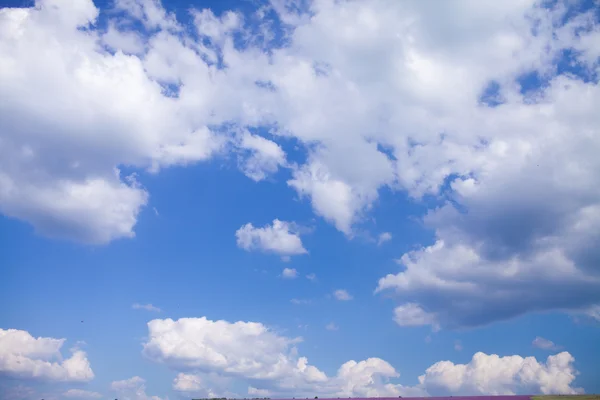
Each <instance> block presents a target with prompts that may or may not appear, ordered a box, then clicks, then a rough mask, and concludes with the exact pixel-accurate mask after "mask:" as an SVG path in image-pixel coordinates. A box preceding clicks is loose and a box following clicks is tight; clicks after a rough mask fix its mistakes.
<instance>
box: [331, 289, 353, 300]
mask: <svg viewBox="0 0 600 400" xmlns="http://www.w3.org/2000/svg"><path fill="white" fill-rule="evenodd" d="M333 296H334V297H335V298H336V299H337V300H340V301H348V300H352V295H350V293H348V291H347V290H345V289H337V290H335V291H334V292H333Z"/></svg>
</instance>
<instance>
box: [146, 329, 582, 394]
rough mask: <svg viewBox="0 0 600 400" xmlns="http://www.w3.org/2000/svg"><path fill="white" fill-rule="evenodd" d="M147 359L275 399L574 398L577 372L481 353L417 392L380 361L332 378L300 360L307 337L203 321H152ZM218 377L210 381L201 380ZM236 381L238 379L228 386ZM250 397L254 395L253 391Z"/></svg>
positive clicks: (445, 366)
mask: <svg viewBox="0 0 600 400" xmlns="http://www.w3.org/2000/svg"><path fill="white" fill-rule="evenodd" d="M148 331H149V332H148V339H147V342H145V343H144V344H143V346H144V350H143V352H144V355H145V356H146V357H148V358H149V359H150V360H153V361H155V362H159V363H162V364H164V365H166V366H167V367H169V368H170V369H172V370H174V371H177V372H179V375H178V376H177V378H176V379H175V381H174V388H176V389H177V390H179V391H184V392H195V391H199V393H205V394H206V393H208V392H211V393H221V392H220V391H218V390H212V389H207V385H208V384H209V383H210V382H214V381H215V380H218V379H234V380H237V381H240V382H242V381H243V382H249V381H251V382H253V383H252V386H251V387H252V388H253V389H249V390H252V391H253V393H254V394H256V395H258V393H266V392H261V391H268V393H269V394H270V396H296V397H303V396H315V395H318V396H319V397H326V396H330V397H386V396H387V397H397V396H427V395H435V394H440V393H445V394H447V393H450V394H460V393H477V394H479V393H483V394H501V393H574V392H576V391H577V390H576V389H574V388H573V387H572V386H571V384H572V383H573V380H574V378H575V375H576V374H577V372H576V371H575V370H574V368H573V362H574V358H573V357H572V356H571V355H570V354H569V353H566V352H564V353H560V354H557V355H555V356H550V357H549V358H548V361H547V362H546V363H539V362H537V361H536V359H535V358H533V357H528V358H522V357H520V356H510V357H498V356H497V355H486V354H484V353H477V354H475V355H474V356H473V360H472V361H471V362H470V363H469V364H467V365H461V364H453V363H452V362H450V361H441V362H438V363H436V364H434V365H432V366H431V367H430V368H428V369H427V370H426V371H425V374H424V375H422V376H421V377H420V378H419V383H418V384H417V385H415V386H403V385H399V384H395V383H393V382H392V380H393V379H396V378H398V377H399V375H400V374H399V373H398V371H396V370H395V369H394V367H392V366H391V365H390V364H389V363H387V362H386V361H384V360H382V359H379V358H369V359H367V360H362V361H354V360H350V361H348V362H346V363H344V364H343V365H341V366H340V368H339V369H338V371H337V373H336V374H335V376H327V375H326V374H325V373H323V372H322V371H320V370H319V369H317V368H316V367H314V366H311V365H309V364H308V360H307V359H306V358H305V357H302V356H300V355H299V354H298V348H297V347H296V344H298V343H299V342H300V340H301V339H299V338H296V339H292V338H287V337H285V336H281V335H279V334H277V333H276V332H274V331H272V330H270V329H268V328H267V327H266V326H265V325H263V324H261V323H258V322H242V321H238V322H235V323H231V322H227V321H211V320H208V319H206V318H205V317H203V318H183V319H179V320H177V321H174V320H171V319H164V320H161V319H156V320H153V321H150V322H149V323H148ZM490 371H491V373H490ZM202 374H204V375H206V374H210V378H203V377H202V376H201V375H202ZM227 382H230V381H227ZM249 394H252V393H250V392H249Z"/></svg>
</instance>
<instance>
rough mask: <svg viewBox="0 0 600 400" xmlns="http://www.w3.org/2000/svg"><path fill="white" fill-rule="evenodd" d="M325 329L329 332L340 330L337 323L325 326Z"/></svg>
mask: <svg viewBox="0 0 600 400" xmlns="http://www.w3.org/2000/svg"><path fill="white" fill-rule="evenodd" d="M325 329H327V330H328V331H337V330H338V329H340V327H339V326H337V325H336V324H335V322H330V323H328V324H327V325H326V326H325Z"/></svg>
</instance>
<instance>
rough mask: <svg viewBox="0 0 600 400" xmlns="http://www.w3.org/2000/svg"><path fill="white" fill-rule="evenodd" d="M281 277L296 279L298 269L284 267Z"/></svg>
mask: <svg viewBox="0 0 600 400" xmlns="http://www.w3.org/2000/svg"><path fill="white" fill-rule="evenodd" d="M281 277H282V278H283V279H296V278H297V277H298V271H296V269H295V268H284V269H283V271H282V272H281Z"/></svg>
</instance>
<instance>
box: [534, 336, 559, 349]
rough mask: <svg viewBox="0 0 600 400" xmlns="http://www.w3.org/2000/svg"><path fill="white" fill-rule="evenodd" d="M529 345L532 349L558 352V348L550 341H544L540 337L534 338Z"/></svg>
mask: <svg viewBox="0 0 600 400" xmlns="http://www.w3.org/2000/svg"><path fill="white" fill-rule="evenodd" d="M531 344H532V345H533V346H534V347H537V348H538V349H543V350H558V349H559V348H560V346H557V345H556V344H555V343H554V342H553V341H552V340H548V339H544V338H543V337H541V336H536V338H535V339H533V342H531Z"/></svg>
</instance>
